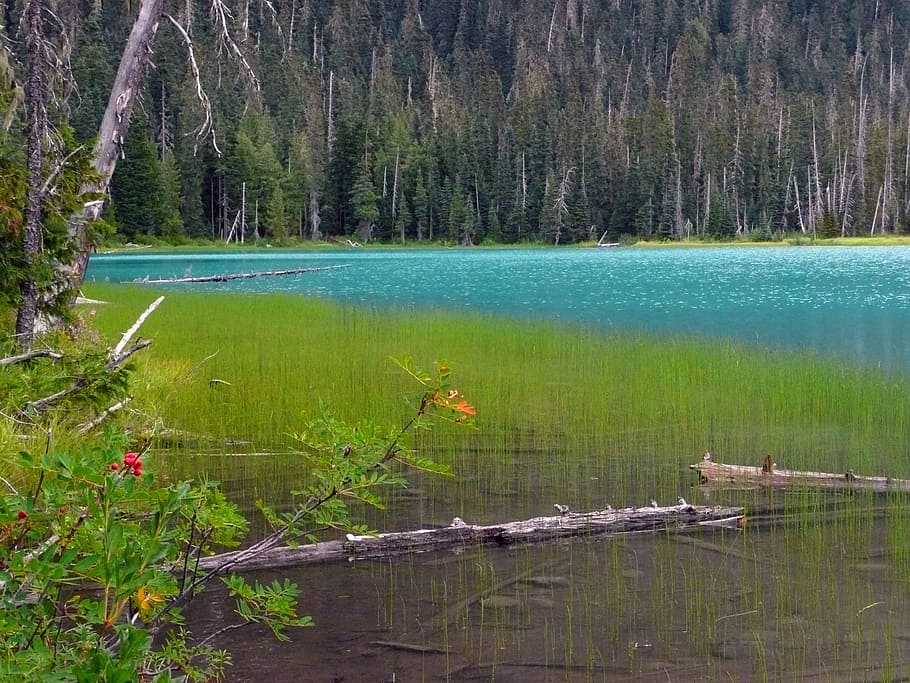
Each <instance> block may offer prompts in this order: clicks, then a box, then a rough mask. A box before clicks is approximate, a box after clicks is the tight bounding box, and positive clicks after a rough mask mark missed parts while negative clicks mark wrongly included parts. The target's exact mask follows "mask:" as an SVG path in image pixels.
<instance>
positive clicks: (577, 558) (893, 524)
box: [90, 248, 910, 683]
mask: <svg viewBox="0 0 910 683" xmlns="http://www.w3.org/2000/svg"><path fill="white" fill-rule="evenodd" d="M335 263H352V264H353V267H351V268H346V269H342V270H337V271H326V272H323V273H313V274H307V275H302V276H300V277H295V278H287V279H255V280H247V281H241V282H239V283H234V284H230V283H226V284H224V285H206V286H205V287H204V288H206V289H208V288H211V289H230V290H231V291H287V290H289V289H290V290H292V291H298V292H302V293H306V294H311V295H313V294H315V295H319V296H326V297H332V298H337V299H342V300H346V301H352V302H356V303H367V304H370V305H374V304H381V305H397V306H405V307H417V306H426V307H451V308H455V309H472V310H485V311H491V312H495V313H497V314H502V315H512V316H523V317H542V318H548V319H557V320H564V321H582V322H585V323H589V324H593V325H596V326H599V327H601V328H603V329H609V330H617V329H622V330H626V329H632V330H640V329H645V330H650V331H655V332H658V333H661V334H667V335H689V334H693V335H695V334H697V335H716V336H725V337H733V338H736V339H740V340H745V341H747V342H749V343H758V344H761V345H767V346H780V347H786V348H798V349H801V350H814V351H818V352H821V353H832V354H836V355H838V356H840V357H841V358H844V359H846V360H848V361H850V362H861V363H867V364H873V365H880V366H881V367H884V368H889V369H896V370H907V369H910V345H906V344H904V343H903V340H905V339H907V338H910V315H908V313H910V287H908V285H910V267H908V266H910V250H907V249H903V248H887V249H878V248H863V249H852V250H851V249H837V248H833V249H831V248H812V249H809V248H806V249H774V248H771V249H765V248H762V249H735V248H733V249H728V248H723V249H679V250H660V251H648V250H622V249H619V250H559V251H556V250H528V251H517V250H489V251H487V250H451V251H414V252H409V251H404V250H398V251H387V252H385V251H363V252H337V251H333V252H321V253H309V252H305V253H300V254H287V253H281V254H278V255H275V254H270V253H266V254H263V253H259V252H257V253H255V254H250V255H242V254H236V253H232V254H230V255H210V256H200V255H179V256H166V257H161V256H144V255H143V256H129V257H116V258H112V257H109V258H99V259H93V262H92V266H91V270H90V278H91V277H95V278H98V279H107V278H109V279H115V280H120V279H133V278H136V277H142V276H144V275H151V276H161V275H169V274H177V275H181V274H183V272H184V271H185V270H186V268H188V267H190V268H192V272H193V274H194V275H204V274H208V273H214V272H225V271H227V272H238V271H250V270H270V269H279V268H293V267H300V266H303V265H313V266H320V265H332V264H335ZM441 270H442V271H444V272H445V276H444V277H441V276H440V272H441ZM453 283H454V284H453ZM252 287H255V288H256V289H255V290H254V289H252ZM683 417H684V416H683ZM673 419H676V420H677V421H680V420H681V422H682V424H680V425H678V426H677V427H675V428H671V426H670V425H671V422H672V420H673ZM666 422H667V423H666V424H665V425H662V426H658V425H655V429H654V430H653V431H649V432H648V433H641V432H636V433H625V432H622V431H621V430H611V433H610V435H609V436H606V435H601V438H602V439H603V440H602V441H590V442H589V441H586V440H585V435H573V438H572V439H568V438H562V439H554V440H553V442H552V443H543V444H538V445H537V448H528V449H522V448H520V447H515V446H516V444H520V443H521V440H520V439H518V438H516V435H515V434H505V435H488V439H489V445H488V447H489V448H490V449H494V448H497V449H498V450H497V452H495V453H489V452H488V453H483V452H476V453H475V452H471V451H464V452H458V453H457V454H456V455H455V458H456V462H453V463H452V464H453V466H454V469H455V471H456V472H458V473H459V476H458V478H457V479H454V480H448V481H447V480H440V479H427V480H423V479H421V478H416V479H415V480H414V486H413V488H412V489H410V490H409V491H408V492H405V493H403V494H401V495H399V496H397V497H396V498H394V499H393V501H392V503H391V504H390V505H389V507H388V509H387V511H386V512H385V513H383V514H381V515H380V514H377V513H374V512H370V515H371V516H370V517H368V518H367V522H368V524H370V525H372V526H374V527H375V528H380V529H389V530H392V529H406V528H415V527H426V526H433V525H442V524H448V523H449V521H451V519H452V517H454V516H456V515H457V516H459V517H462V518H464V519H466V520H468V521H469V522H474V523H492V522H495V521H502V520H506V519H518V518H523V517H530V516H534V515H538V514H543V513H545V512H546V511H548V510H551V509H552V505H553V503H556V502H559V503H565V504H569V505H570V506H571V507H572V509H576V510H588V509H594V508H597V507H602V506H603V505H604V504H606V503H612V504H613V505H614V506H618V505H630V504H635V503H636V502H639V503H644V501H646V500H647V499H648V498H649V497H655V498H658V499H659V500H661V501H662V502H664V501H668V500H675V498H676V496H677V495H679V493H681V492H682V493H683V494H684V495H685V497H686V498H687V499H688V500H690V501H692V502H699V503H701V502H707V499H706V496H707V493H706V492H702V491H687V490H685V489H686V487H688V485H689V480H688V479H687V475H688V472H687V471H686V469H685V465H686V464H688V462H686V461H685V459H686V458H691V455H688V456H687V455H686V454H693V453H698V452H701V450H702V449H703V448H704V447H705V444H704V443H696V442H695V441H694V438H693V436H692V435H691V434H689V432H690V431H692V430H689V429H687V428H686V424H687V423H686V422H685V420H684V419H681V418H679V419H678V416H677V417H673V418H672V419H671V418H668V419H667V421H666ZM772 427H773V426H772ZM841 427H842V426H841V425H838V424H831V425H828V426H827V427H826V428H825V430H816V431H809V430H805V431H804V432H803V431H800V430H799V429H798V428H794V427H792V426H786V425H785V426H781V427H779V428H778V430H777V431H774V429H773V428H766V429H767V430H768V431H769V432H770V433H771V434H772V436H773V438H772V439H771V441H770V442H769V447H770V446H774V445H775V443H774V442H773V441H774V439H775V438H776V439H779V440H780V442H781V445H784V444H785V445H786V448H781V449H780V450H786V451H788V452H791V453H796V454H802V455H804V456H805V457H810V456H811V457H815V458H818V459H819V460H820V461H824V462H827V463H830V467H831V468H832V469H834V470H837V468H841V469H840V471H844V469H843V468H845V467H847V466H848V464H847V463H846V462H844V461H843V458H844V448H843V444H844V441H845V436H849V435H845V433H844V432H843V430H842V429H841ZM661 429H665V431H660V430H661ZM883 429H884V428H883ZM778 431H779V435H777V432H778ZM749 436H750V435H749V434H741V435H731V434H717V435H716V436H715V437H714V438H713V439H712V444H711V445H712V447H717V449H718V451H719V452H722V453H737V452H744V451H746V450H747V449H744V448H742V447H741V446H742V445H743V444H742V441H743V440H748V439H749ZM494 444H499V446H494ZM482 447H484V444H481V443H480V442H478V448H482ZM771 450H774V449H773V448H772V449H771ZM775 452H776V451H775ZM821 456H824V460H821ZM810 459H811V458H810ZM166 466H167V467H169V468H171V469H172V470H174V471H173V472H171V473H170V474H171V476H173V477H174V478H181V477H184V476H187V475H192V474H194V473H196V472H199V471H205V472H207V473H208V474H209V475H211V476H212V477H213V478H215V479H220V480H221V481H222V482H223V483H224V485H225V489H226V492H227V493H228V495H229V496H230V497H231V499H233V500H238V501H240V502H241V504H242V505H243V506H244V508H245V510H246V511H248V512H252V510H253V501H254V500H255V499H256V498H260V497H261V498H264V499H266V500H286V498H287V495H288V489H290V488H292V487H293V486H294V484H295V482H293V481H290V480H289V475H288V472H289V467H288V465H287V463H284V462H282V461H281V457H280V456H276V457H275V458H270V457H264V458H259V457H257V458H248V457H230V456H196V457H195V458H190V457H186V458H184V457H182V456H181V458H174V459H173V461H172V462H169V463H167V465H166ZM567 492H569V493H567ZM713 497H714V499H718V498H720V500H718V502H721V503H724V504H746V505H747V506H748V507H749V508H750V509H752V510H754V509H755V508H757V507H762V506H766V505H770V504H774V505H776V506H781V505H783V509H782V510H779V513H780V514H781V515H783V516H784V519H785V524H782V525H778V526H764V527H763V526H761V525H760V524H757V523H756V524H755V525H754V526H752V527H747V528H746V529H745V530H744V531H739V532H730V531H727V532H715V533H711V534H708V533H706V534H700V535H690V536H685V537H678V536H661V535H650V536H627V537H624V538H620V539H613V540H602V541H587V542H586V541H575V542H572V543H565V544H558V545H549V546H543V547H532V548H517V549H485V550H467V551H465V552H464V553H463V554H451V553H435V554H430V555H415V556H411V557H405V558H398V559H396V560H394V561H386V562H378V561H377V562H354V563H347V564H346V563H340V564H336V565H331V566H317V567H305V568H300V569H296V570H293V571H290V572H288V571H282V576H289V578H291V579H292V580H294V581H296V582H298V584H299V585H300V586H301V588H302V590H303V594H302V596H301V606H302V610H303V611H304V613H309V614H311V615H312V616H313V617H314V618H315V619H316V626H315V627H314V628H311V629H306V630H303V631H298V632H295V633H293V634H292V639H293V640H292V642H291V643H290V644H282V643H277V642H275V641H274V640H273V639H272V638H271V637H270V636H269V634H267V633H264V632H258V633H257V632H255V631H250V630H239V631H230V632H227V633H225V634H223V635H222V636H221V637H220V638H219V639H218V640H217V641H216V644H217V645H218V646H220V647H225V648H227V649H229V650H230V651H231V652H232V653H233V655H234V659H235V666H234V668H233V669H232V671H231V673H230V675H229V679H230V680H237V681H252V680H257V681H258V680H263V679H269V680H271V681H274V682H275V683H279V682H281V681H314V682H321V681H341V680H343V681H345V683H352V682H355V681H364V682H378V681H390V680H395V681H423V680H450V681H472V680H484V681H489V680H493V681H521V682H522V683H526V682H528V681H627V680H639V681H667V680H670V681H689V680H698V679H708V680H735V681H749V680H785V681H787V680H819V681H821V680H850V681H852V680H883V679H894V678H900V677H907V676H910V604H908V589H907V586H908V585H910V584H908V580H910V550H908V547H910V546H908V539H910V535H908V533H907V532H908V531H910V513H908V512H906V511H905V508H906V506H905V505H904V504H903V502H904V501H902V500H901V499H899V498H895V499H889V500H885V499H881V498H873V497H866V496H859V495H857V496H851V497H837V496H834V497H832V496H830V495H829V496H814V495H812V494H797V495H791V496H785V497H784V499H783V500H782V501H781V500H777V501H768V500H765V499H764V498H763V497H762V496H760V495H758V494H752V493H746V494H735V493H729V492H728V493H724V494H717V493H715V494H713ZM252 517H253V519H257V517H256V516H255V515H252ZM758 521H760V520H756V522H758ZM259 531H260V532H262V531H263V530H262V529H259ZM254 533H255V531H254ZM256 578H259V579H260V580H270V579H271V578H273V576H272V575H270V574H268V573H264V574H262V575H259V576H257V577H256ZM206 600H207V601H206V603H205V604H201V603H200V604H197V605H194V606H193V608H192V610H191V612H190V617H191V624H192V626H193V628H194V630H195V631H196V632H197V633H199V634H200V635H202V636H204V635H205V634H206V633H207V632H211V631H214V630H217V629H218V628H220V627H223V626H225V625H227V624H230V623H232V618H233V616H232V615H231V613H230V609H231V608H230V605H229V604H228V602H227V601H226V599H225V596H224V595H223V594H217V593H215V594H213V595H212V596H208V594H207V598H206Z"/></svg>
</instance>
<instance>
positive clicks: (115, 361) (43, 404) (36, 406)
mask: <svg viewBox="0 0 910 683" xmlns="http://www.w3.org/2000/svg"><path fill="white" fill-rule="evenodd" d="M151 344H152V340H151V339H143V340H142V341H141V342H136V343H135V344H133V346H131V347H130V348H129V349H127V350H126V351H124V352H123V353H121V354H120V355H119V356H116V357H115V358H112V359H111V361H110V362H108V364H107V365H105V366H104V369H105V370H113V369H114V368H116V367H117V366H118V365H120V364H121V363H123V361H125V360H126V359H127V358H129V357H130V356H132V355H133V354H134V353H136V352H137V351H139V350H140V349H144V348H146V347H148V346H151ZM90 384H91V382H90V381H89V380H88V379H87V378H86V377H85V376H82V377H80V378H79V379H77V380H76V381H75V382H73V384H72V385H71V386H70V387H69V388H68V389H63V390H61V391H58V392H56V393H54V394H51V395H50V396H45V397H44V398H39V399H38V400H36V401H29V402H28V403H26V404H25V405H26V407H28V408H32V409H33V410H35V411H37V412H39V413H40V412H43V411H45V410H47V409H48V408H49V407H50V406H51V405H53V404H54V403H56V402H57V401H59V400H60V399H62V398H66V397H67V396H70V395H71V394H75V393H77V392H80V391H82V390H83V389H85V388H86V387H87V386H89V385H90Z"/></svg>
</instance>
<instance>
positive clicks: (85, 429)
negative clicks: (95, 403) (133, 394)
mask: <svg viewBox="0 0 910 683" xmlns="http://www.w3.org/2000/svg"><path fill="white" fill-rule="evenodd" d="M132 400H133V399H131V398H129V397H127V398H125V399H123V400H122V401H118V402H117V403H115V404H114V405H112V406H111V407H110V408H105V409H104V410H103V411H101V413H100V414H99V415H98V417H96V418H95V419H94V420H89V421H88V422H86V423H85V424H83V425H82V426H81V427H79V433H80V434H88V433H89V432H90V431H92V430H93V429H94V428H95V427H97V426H98V425H100V424H101V423H102V422H104V421H105V420H106V419H107V418H108V417H109V416H110V415H112V414H114V413H116V412H117V411H118V410H120V409H121V408H122V407H123V406H125V405H126V404H127V403H129V402H130V401H132Z"/></svg>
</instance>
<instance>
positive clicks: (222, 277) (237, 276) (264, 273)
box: [133, 263, 351, 285]
mask: <svg viewBox="0 0 910 683" xmlns="http://www.w3.org/2000/svg"><path fill="white" fill-rule="evenodd" d="M350 265H351V264H350V263H340V264H338V265H335V266H320V267H318V268H290V269H288V270H259V271H254V272H252V273H219V274H218V275H199V276H197V277H189V276H187V277H171V278H158V279H155V280H150V279H148V278H140V279H138V280H133V282H141V283H142V284H146V285H161V284H168V285H172V284H178V283H182V282H227V281H228V280H245V279H247V278H251V277H275V276H279V275H297V274H298V273H315V272H317V271H320V270H336V269H338V268H348V267H350Z"/></svg>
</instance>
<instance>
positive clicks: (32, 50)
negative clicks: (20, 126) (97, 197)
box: [16, 0, 47, 351]
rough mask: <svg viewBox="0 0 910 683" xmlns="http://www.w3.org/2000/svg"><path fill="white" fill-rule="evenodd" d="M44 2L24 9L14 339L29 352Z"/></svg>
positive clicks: (43, 89)
mask: <svg viewBox="0 0 910 683" xmlns="http://www.w3.org/2000/svg"><path fill="white" fill-rule="evenodd" d="M43 5H44V3H43V0H30V2H29V3H28V5H27V7H26V9H25V24H26V27H27V28H26V30H27V32H28V33H27V37H26V40H27V42H28V69H29V71H28V79H27V80H26V82H25V107H26V116H27V118H28V121H27V123H26V138H27V142H26V155H27V162H26V163H27V168H28V190H27V191H26V199H25V231H24V239H23V265H24V270H25V272H24V277H23V278H22V281H21V283H20V285H19V294H20V296H21V303H20V305H19V310H18V313H17V315H16V336H17V339H18V340H19V346H20V347H21V348H22V349H23V350H24V351H28V350H29V349H30V348H31V346H32V340H33V339H34V336H35V332H34V331H35V319H36V317H37V315H38V296H39V294H38V284H37V282H36V281H35V267H36V265H37V262H38V258H39V256H40V254H41V231H42V222H43V220H42V219H43V215H44V210H43V206H44V201H43V194H44V192H43V186H44V172H43V161H44V137H45V134H46V132H47V113H46V108H45V102H46V99H47V85H46V82H45V77H44V25H43V18H42V13H43V11H44V6H43Z"/></svg>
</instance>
